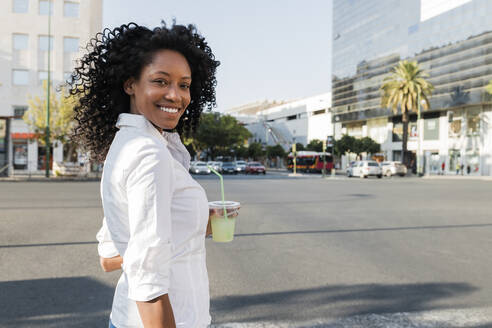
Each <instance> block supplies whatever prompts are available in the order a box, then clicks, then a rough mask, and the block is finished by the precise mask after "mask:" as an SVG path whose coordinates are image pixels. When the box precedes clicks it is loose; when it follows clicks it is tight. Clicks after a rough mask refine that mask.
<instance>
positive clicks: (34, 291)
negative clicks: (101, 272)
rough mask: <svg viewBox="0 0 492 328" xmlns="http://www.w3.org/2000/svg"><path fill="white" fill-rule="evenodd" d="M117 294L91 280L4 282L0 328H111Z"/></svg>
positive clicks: (82, 278) (57, 279)
mask: <svg viewBox="0 0 492 328" xmlns="http://www.w3.org/2000/svg"><path fill="white" fill-rule="evenodd" d="M113 292H114V290H113V288H110V287H108V286H106V285H104V284H102V283H100V282H98V281H96V280H94V279H91V278H88V277H73V278H53V279H34V280H20V281H5V282H0V327H9V328H10V327H19V328H23V327H26V328H27V327H43V328H47V327H70V328H75V327H81V328H82V327H107V324H108V318H109V313H110V310H111V302H112V299H113Z"/></svg>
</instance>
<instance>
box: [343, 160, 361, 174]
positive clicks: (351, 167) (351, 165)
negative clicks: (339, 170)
mask: <svg viewBox="0 0 492 328" xmlns="http://www.w3.org/2000/svg"><path fill="white" fill-rule="evenodd" d="M357 165H359V162H356V161H352V162H350V163H348V164H347V170H346V171H345V173H347V176H348V177H349V178H351V177H353V176H354V171H353V170H354V166H357Z"/></svg>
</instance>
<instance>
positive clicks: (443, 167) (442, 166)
mask: <svg viewBox="0 0 492 328" xmlns="http://www.w3.org/2000/svg"><path fill="white" fill-rule="evenodd" d="M445 169H446V163H445V162H442V164H441V174H442V175H444V170H445Z"/></svg>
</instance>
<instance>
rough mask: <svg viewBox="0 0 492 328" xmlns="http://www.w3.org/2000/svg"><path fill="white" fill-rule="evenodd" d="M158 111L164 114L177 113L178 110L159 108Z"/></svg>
mask: <svg viewBox="0 0 492 328" xmlns="http://www.w3.org/2000/svg"><path fill="white" fill-rule="evenodd" d="M160 110H162V111H163V112H166V113H177V112H178V109H177V108H169V107H160Z"/></svg>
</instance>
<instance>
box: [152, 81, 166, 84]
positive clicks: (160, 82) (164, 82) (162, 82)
mask: <svg viewBox="0 0 492 328" xmlns="http://www.w3.org/2000/svg"><path fill="white" fill-rule="evenodd" d="M154 82H155V83H157V84H160V85H167V81H166V80H155V81H154Z"/></svg>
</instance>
